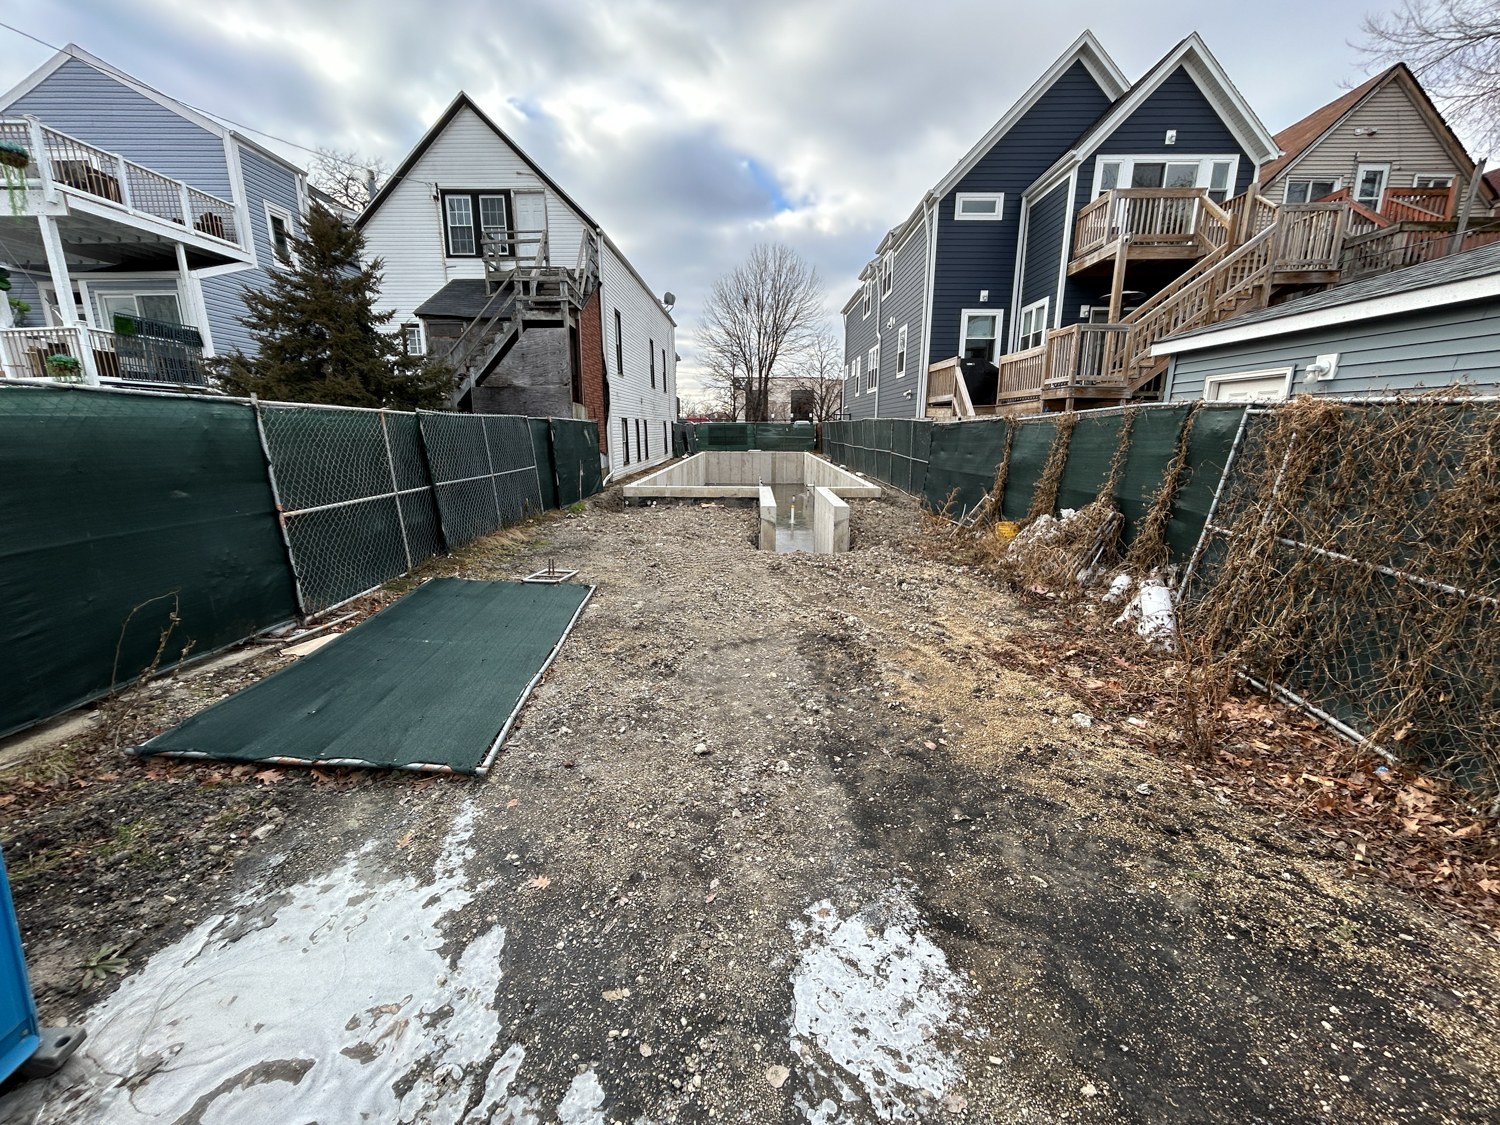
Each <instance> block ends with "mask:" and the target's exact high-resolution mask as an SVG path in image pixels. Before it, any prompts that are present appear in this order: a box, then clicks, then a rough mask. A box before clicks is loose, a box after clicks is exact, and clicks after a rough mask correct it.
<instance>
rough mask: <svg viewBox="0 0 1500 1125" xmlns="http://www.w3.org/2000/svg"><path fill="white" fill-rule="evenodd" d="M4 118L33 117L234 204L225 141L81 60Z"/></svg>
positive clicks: (14, 106) (56, 74) (60, 70)
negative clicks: (26, 114) (231, 199)
mask: <svg viewBox="0 0 1500 1125" xmlns="http://www.w3.org/2000/svg"><path fill="white" fill-rule="evenodd" d="M5 112H6V114H7V115H8V116H14V115H18V114H23V113H30V114H34V115H35V116H36V117H37V118H39V119H40V120H41V122H42V124H44V125H50V126H52V127H53V128H54V129H58V130H60V131H61V132H64V133H69V134H71V135H72V136H75V137H77V138H78V139H79V140H82V141H87V142H88V143H89V144H92V145H98V146H99V147H100V148H102V149H106V150H108V151H110V152H118V153H120V154H121V155H123V156H125V157H126V158H127V159H130V160H134V161H135V162H136V163H138V164H142V165H144V166H145V167H147V168H150V169H152V170H153V171H156V172H160V173H161V174H162V175H164V176H171V177H173V178H174V179H178V180H182V181H184V182H185V183H189V184H191V185H192V186H193V187H195V188H197V189H198V190H199V191H206V192H209V193H210V194H212V195H217V196H219V197H220V198H221V199H228V198H230V193H229V169H228V166H227V164H226V162H225V159H224V142H223V139H222V138H220V137H219V136H217V135H216V134H214V133H211V132H209V131H208V130H207V129H204V128H202V127H201V126H199V125H195V124H194V123H193V122H191V121H189V120H187V119H186V118H185V117H182V116H180V115H179V114H176V113H174V112H173V111H172V110H170V109H168V108H166V107H165V106H163V105H159V104H158V103H156V102H154V101H152V100H151V99H150V98H147V97H143V96H142V95H140V94H138V93H136V92H135V91H134V90H132V89H131V88H130V87H129V86H126V85H125V84H124V83H122V82H120V81H118V80H117V79H114V78H111V77H110V76H109V75H107V74H105V73H103V72H102V71H98V70H95V69H94V68H93V67H92V66H89V65H88V64H87V63H84V62H80V61H79V60H77V59H69V60H68V61H67V62H65V63H63V65H62V66H60V67H58V68H57V70H56V71H54V72H53V73H52V74H50V75H49V76H48V77H47V78H45V79H44V80H43V81H42V82H41V83H39V84H38V85H37V87H36V88H35V89H33V90H31V91H30V92H29V93H27V94H25V95H23V96H22V97H20V98H17V99H16V101H14V102H13V103H11V104H10V105H9V106H7V107H6V108H5Z"/></svg>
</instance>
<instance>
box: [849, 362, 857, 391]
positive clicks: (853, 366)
mask: <svg viewBox="0 0 1500 1125" xmlns="http://www.w3.org/2000/svg"><path fill="white" fill-rule="evenodd" d="M849 378H851V379H853V380H854V393H855V394H856V395H857V394H859V356H855V357H854V358H853V359H851V360H850V361H849Z"/></svg>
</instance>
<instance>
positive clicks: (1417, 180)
mask: <svg viewBox="0 0 1500 1125" xmlns="http://www.w3.org/2000/svg"><path fill="white" fill-rule="evenodd" d="M1411 186H1412V187H1452V186H1453V177H1452V176H1448V175H1442V176H1438V175H1427V174H1424V173H1421V172H1418V173H1417V174H1416V175H1415V176H1413V177H1412V178H1411Z"/></svg>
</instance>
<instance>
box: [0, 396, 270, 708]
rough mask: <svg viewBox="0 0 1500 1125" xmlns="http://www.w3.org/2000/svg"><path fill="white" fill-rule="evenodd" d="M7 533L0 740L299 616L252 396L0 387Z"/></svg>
mask: <svg viewBox="0 0 1500 1125" xmlns="http://www.w3.org/2000/svg"><path fill="white" fill-rule="evenodd" d="M0 528H3V529H4V532H3V534H0V605H3V606H4V607H5V608H4V613H3V614H0V684H3V685H4V687H3V690H0V734H5V733H9V732H10V731H13V730H16V729H19V728H20V727H23V726H26V725H28V724H30V723H33V722H36V721H38V720H40V719H45V718H47V717H49V716H51V715H55V714H57V713H58V712H59V711H63V710H66V709H67V708H69V707H72V706H76V705H77V704H79V703H83V702H85V701H87V700H89V699H92V698H95V697H97V696H100V695H103V694H105V693H107V692H108V691H109V690H110V682H111V678H112V677H114V678H116V679H117V680H118V681H120V682H128V681H129V680H131V679H133V678H134V677H135V676H137V675H139V673H140V672H141V671H142V670H143V669H144V668H145V667H146V666H147V665H149V664H150V662H151V660H152V658H153V656H154V655H155V652H156V649H157V645H158V643H159V638H160V633H161V630H163V629H164V628H167V626H168V624H169V622H168V618H169V616H170V614H171V613H172V611H173V608H174V606H175V608H176V609H177V611H178V613H179V616H180V622H179V623H178V624H177V626H176V627H175V628H174V629H173V630H172V633H171V636H170V637H169V639H168V641H167V646H166V652H165V655H164V661H165V662H167V663H168V664H170V663H171V662H172V661H175V660H176V659H177V658H178V656H179V655H180V653H181V651H182V647H183V646H184V645H185V644H187V643H188V642H189V641H191V642H192V645H193V649H192V651H193V653H195V654H197V653H204V652H210V651H212V650H213V649H215V648H219V647H221V646H223V645H226V644H229V643H231V642H233V641H237V640H239V639H241V638H242V637H245V636H247V635H249V634H251V633H254V632H256V631H257V630H260V629H263V628H265V627H267V626H269V625H273V624H276V623H277V622H281V621H285V620H287V619H288V618H290V617H291V616H292V615H293V614H294V613H295V612H296V603H295V600H294V597H293V592H292V580H291V572H290V570H289V569H288V567H287V559H286V552H285V549H284V547H283V546H282V542H281V533H280V531H279V530H278V529H277V526H276V510H275V505H274V502H273V500H272V497H271V488H270V484H269V483H268V481H267V479H266V464H265V458H264V455H263V454H262V453H261V447H260V440H259V438H258V436H257V434H256V427H255V414H254V412H253V411H252V410H251V408H250V406H249V404H248V403H238V402H227V401H224V400H214V399H209V398H186V397H169V396H162V395H139V394H125V393H118V392H109V391H97V390H92V389H87V388H81V387H79V388H68V387H55V388H49V387H4V388H0ZM117 646H118V650H119V663H118V668H117V669H116V667H115V663H116V659H115V657H116V648H117Z"/></svg>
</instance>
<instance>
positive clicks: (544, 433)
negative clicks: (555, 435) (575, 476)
mask: <svg viewBox="0 0 1500 1125" xmlns="http://www.w3.org/2000/svg"><path fill="white" fill-rule="evenodd" d="M526 421H527V422H528V423H529V424H530V426H531V454H532V456H533V457H534V458H536V480H537V487H538V489H539V490H540V491H541V494H542V507H544V508H555V507H557V466H556V465H554V464H553V462H552V426H551V423H550V422H549V421H548V419H546V418H528V419H527V420H526Z"/></svg>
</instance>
